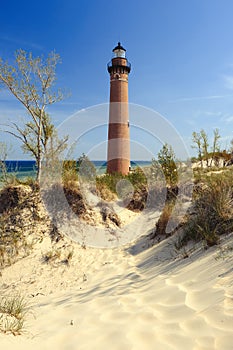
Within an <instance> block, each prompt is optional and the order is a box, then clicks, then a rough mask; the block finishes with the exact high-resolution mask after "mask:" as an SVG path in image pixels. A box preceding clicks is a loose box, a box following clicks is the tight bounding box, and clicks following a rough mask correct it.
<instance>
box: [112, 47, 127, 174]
mask: <svg viewBox="0 0 233 350" xmlns="http://www.w3.org/2000/svg"><path fill="white" fill-rule="evenodd" d="M112 51H113V58H112V60H111V61H110V62H109V63H108V66H107V68H108V72H109V74H110V104H109V124H108V155H107V173H109V174H112V173H120V174H123V175H126V174H128V172H129V168H130V135H129V111H128V75H129V73H130V69H131V65H130V63H129V62H128V60H127V58H126V54H125V53H126V50H125V49H124V48H123V46H121V43H120V42H119V43H118V45H117V46H116V47H115V48H114V49H113V50H112Z"/></svg>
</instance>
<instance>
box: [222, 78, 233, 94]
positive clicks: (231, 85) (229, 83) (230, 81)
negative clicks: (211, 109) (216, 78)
mask: <svg viewBox="0 0 233 350" xmlns="http://www.w3.org/2000/svg"><path fill="white" fill-rule="evenodd" d="M223 79H224V82H225V86H226V88H228V89H230V90H233V75H224V76H223Z"/></svg>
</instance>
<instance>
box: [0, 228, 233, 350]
mask: <svg viewBox="0 0 233 350" xmlns="http://www.w3.org/2000/svg"><path fill="white" fill-rule="evenodd" d="M176 239H177V238H176V236H172V237H170V238H168V239H166V240H163V241H162V242H160V243H157V244H156V245H154V246H152V247H150V242H149V241H148V238H146V237H142V238H141V239H140V240H139V241H138V242H136V243H132V244H130V245H128V246H124V247H119V248H115V249H100V248H99V249H97V248H89V247H85V248H82V247H80V245H78V244H76V243H74V242H71V241H69V240H68V239H67V238H65V239H64V240H62V241H61V242H59V244H58V246H60V247H61V248H62V251H63V252H65V251H69V250H70V249H72V251H73V257H72V260H71V262H70V264H69V265H65V264H62V263H56V262H49V263H42V262H41V257H42V256H43V252H45V251H47V249H48V247H49V246H50V245H51V242H50V239H49V238H47V239H46V238H45V239H44V240H43V241H42V242H40V243H37V246H36V247H35V249H34V251H33V253H32V254H31V255H29V256H28V257H26V258H24V259H22V260H19V261H18V262H16V263H15V264H14V265H12V266H10V267H7V268H5V269H4V270H2V276H1V292H2V293H3V294H8V295H9V294H14V293H16V292H20V293H21V294H22V295H24V296H25V298H26V300H27V301H28V303H29V305H30V311H29V312H28V313H27V317H26V323H25V327H24V331H23V333H22V335H18V336H14V335H10V334H1V335H0V344H1V348H2V349H6V350H8V349H14V350H16V349H17V350H20V349H51V348H54V349H58V350H70V349H71V350H72V349H75V350H76V349H80V350H91V349H101V350H103V349H104V350H105V349H111V350H115V349H116V350H118V349H121V350H129V349H132V350H139V349H140V350H141V349H146V350H150V349H157V350H160V349H161V350H164V349H166V350H167V349H168V350H170V349H193V350H210V349H211V350H212V349H219V350H231V349H232V339H233V269H232V260H233V256H232V253H229V254H228V253H227V254H223V253H222V252H223V249H224V247H228V248H229V247H230V246H231V247H232V242H233V241H232V239H233V235H232V234H231V235H228V236H226V237H222V242H221V250H220V248H219V247H212V248H209V249H208V250H204V249H203V246H202V245H201V243H200V244H199V245H197V246H195V249H193V248H192V249H191V248H190V249H189V248H188V247H187V251H179V252H177V251H176V249H175V246H174V243H175V241H176ZM226 251H227V250H226ZM185 252H188V254H187V255H188V257H186V258H185Z"/></svg>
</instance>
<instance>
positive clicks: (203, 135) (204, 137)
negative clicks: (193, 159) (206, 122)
mask: <svg viewBox="0 0 233 350" xmlns="http://www.w3.org/2000/svg"><path fill="white" fill-rule="evenodd" d="M200 135H201V140H202V152H203V157H204V159H205V160H206V165H207V167H208V166H209V152H208V147H209V142H208V136H207V134H206V132H205V130H203V129H201V131H200Z"/></svg>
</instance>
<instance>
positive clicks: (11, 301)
mask: <svg viewBox="0 0 233 350" xmlns="http://www.w3.org/2000/svg"><path fill="white" fill-rule="evenodd" d="M28 310H29V307H28V305H27V302H26V301H25V298H24V297H22V296H20V295H15V296H10V297H7V296H3V297H1V298H0V331H1V332H2V333H11V334H14V335H19V334H21V333H22V331H23V328H24V323H25V316H26V314H27V312H28Z"/></svg>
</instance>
